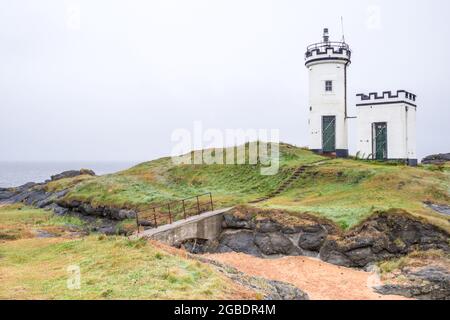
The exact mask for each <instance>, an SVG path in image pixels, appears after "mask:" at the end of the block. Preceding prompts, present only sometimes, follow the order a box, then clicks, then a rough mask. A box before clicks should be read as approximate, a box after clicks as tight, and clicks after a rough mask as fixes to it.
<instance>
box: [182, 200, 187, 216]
mask: <svg viewBox="0 0 450 320" xmlns="http://www.w3.org/2000/svg"><path fill="white" fill-rule="evenodd" d="M182 203H183V214H184V220H186V218H187V217H186V207H185V206H184V200H183V201H182Z"/></svg>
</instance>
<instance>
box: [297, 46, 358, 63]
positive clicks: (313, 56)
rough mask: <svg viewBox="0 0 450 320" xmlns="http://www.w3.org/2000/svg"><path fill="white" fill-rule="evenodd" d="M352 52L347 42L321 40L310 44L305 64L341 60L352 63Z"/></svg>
mask: <svg viewBox="0 0 450 320" xmlns="http://www.w3.org/2000/svg"><path fill="white" fill-rule="evenodd" d="M351 56H352V52H351V50H350V47H349V46H348V44H346V43H345V42H321V43H317V44H313V45H310V46H309V47H308V48H307V50H306V53H305V65H306V66H307V67H308V66H310V65H312V64H315V63H323V62H326V61H327V60H329V61H330V62H339V61H342V63H347V64H350V62H351Z"/></svg>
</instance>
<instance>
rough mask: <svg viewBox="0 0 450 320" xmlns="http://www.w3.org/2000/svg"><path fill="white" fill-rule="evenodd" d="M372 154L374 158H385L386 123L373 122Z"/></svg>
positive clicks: (386, 155)
mask: <svg viewBox="0 0 450 320" xmlns="http://www.w3.org/2000/svg"><path fill="white" fill-rule="evenodd" d="M372 148H373V154H374V157H375V159H376V160H386V159H387V158H388V154H387V123H386V122H377V123H374V124H373V147H372Z"/></svg>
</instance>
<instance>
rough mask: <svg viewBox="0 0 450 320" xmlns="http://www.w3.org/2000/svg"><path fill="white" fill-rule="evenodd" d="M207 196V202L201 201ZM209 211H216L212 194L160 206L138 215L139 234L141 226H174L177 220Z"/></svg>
mask: <svg viewBox="0 0 450 320" xmlns="http://www.w3.org/2000/svg"><path fill="white" fill-rule="evenodd" d="M206 196H208V201H207V202H202V201H200V200H201V198H202V197H206ZM193 210H194V211H193ZM207 211H214V204H213V199H212V193H211V192H208V193H203V194H199V195H196V196H192V197H189V198H185V199H181V200H175V201H172V202H168V203H166V204H163V205H160V206H156V207H152V208H150V209H149V210H146V211H144V212H140V213H136V227H137V232H138V233H139V231H140V227H141V226H143V227H144V228H145V227H146V226H147V227H153V228H158V226H160V225H163V224H167V223H169V224H172V223H173V222H174V221H176V220H182V219H184V220H185V219H187V218H189V217H192V216H196V215H199V214H201V213H204V212H207ZM164 222H166V223H164Z"/></svg>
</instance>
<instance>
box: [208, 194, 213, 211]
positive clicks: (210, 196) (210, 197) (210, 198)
mask: <svg viewBox="0 0 450 320" xmlns="http://www.w3.org/2000/svg"><path fill="white" fill-rule="evenodd" d="M209 201H211V211H214V206H213V201H212V193H211V192H210V193H209Z"/></svg>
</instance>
